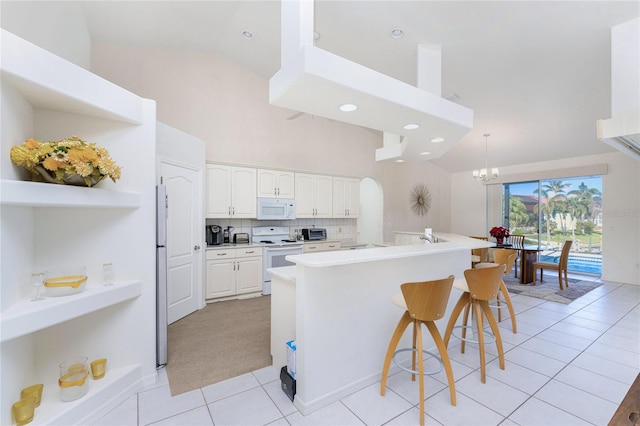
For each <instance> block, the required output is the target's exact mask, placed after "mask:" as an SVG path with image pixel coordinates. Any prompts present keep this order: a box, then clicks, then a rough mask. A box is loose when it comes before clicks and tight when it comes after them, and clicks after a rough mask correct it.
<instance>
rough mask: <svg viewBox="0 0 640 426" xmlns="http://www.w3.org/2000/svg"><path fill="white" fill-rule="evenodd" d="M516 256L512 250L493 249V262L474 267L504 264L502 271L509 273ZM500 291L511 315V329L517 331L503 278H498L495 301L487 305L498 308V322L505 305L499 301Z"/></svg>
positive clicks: (509, 297)
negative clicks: (498, 285)
mask: <svg viewBox="0 0 640 426" xmlns="http://www.w3.org/2000/svg"><path fill="white" fill-rule="evenodd" d="M517 256H518V253H517V252H516V251H514V250H509V249H497V250H494V251H493V263H478V264H476V265H475V266H474V268H486V267H488V266H494V265H504V267H505V270H504V273H505V274H506V275H509V274H510V273H511V268H512V267H513V264H514V263H515V261H516V257H517ZM500 293H502V296H503V297H504V303H505V305H506V307H507V308H508V309H509V315H510V316H511V329H512V330H513V333H514V334H515V333H517V332H518V329H517V325H516V314H515V312H514V310H513V303H512V302H511V296H509V290H508V289H507V286H506V285H505V283H504V280H503V279H501V280H500V292H499V293H498V297H497V303H495V304H489V306H491V307H495V308H498V322H501V321H502V308H504V307H505V306H503V305H502V304H501V303H500Z"/></svg>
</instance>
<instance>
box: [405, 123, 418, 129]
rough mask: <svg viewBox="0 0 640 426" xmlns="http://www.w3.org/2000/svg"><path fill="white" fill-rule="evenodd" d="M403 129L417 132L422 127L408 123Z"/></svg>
mask: <svg viewBox="0 0 640 426" xmlns="http://www.w3.org/2000/svg"><path fill="white" fill-rule="evenodd" d="M403 127H404V128H405V130H415V129H417V128H418V127H420V125H419V124H416V123H407V124H405V125H404V126H403Z"/></svg>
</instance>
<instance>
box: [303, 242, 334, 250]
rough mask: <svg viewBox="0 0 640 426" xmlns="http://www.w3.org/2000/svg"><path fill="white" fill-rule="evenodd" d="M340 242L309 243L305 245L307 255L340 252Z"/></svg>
mask: <svg viewBox="0 0 640 426" xmlns="http://www.w3.org/2000/svg"><path fill="white" fill-rule="evenodd" d="M340 248H341V244H340V241H324V242H317V243H316V242H308V243H304V252H305V253H314V252H319V251H331V250H340Z"/></svg>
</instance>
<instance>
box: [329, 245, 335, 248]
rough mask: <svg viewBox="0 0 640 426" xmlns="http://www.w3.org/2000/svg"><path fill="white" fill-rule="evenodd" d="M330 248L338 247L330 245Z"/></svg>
mask: <svg viewBox="0 0 640 426" xmlns="http://www.w3.org/2000/svg"><path fill="white" fill-rule="evenodd" d="M328 247H329V248H336V246H334V245H330V246H328Z"/></svg>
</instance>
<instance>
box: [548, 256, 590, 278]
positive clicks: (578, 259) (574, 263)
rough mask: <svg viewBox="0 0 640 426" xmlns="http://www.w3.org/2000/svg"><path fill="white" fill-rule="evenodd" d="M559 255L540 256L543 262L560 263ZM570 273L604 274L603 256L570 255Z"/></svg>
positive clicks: (568, 267) (568, 266) (568, 265)
mask: <svg viewBox="0 0 640 426" xmlns="http://www.w3.org/2000/svg"><path fill="white" fill-rule="evenodd" d="M559 260H560V256H559V255H554V256H549V255H540V261H541V262H552V263H558V261H559ZM567 269H568V270H569V271H575V272H584V273H587V274H598V275H600V274H602V256H594V255H591V256H585V255H580V254H574V253H569V260H568V264H567Z"/></svg>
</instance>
